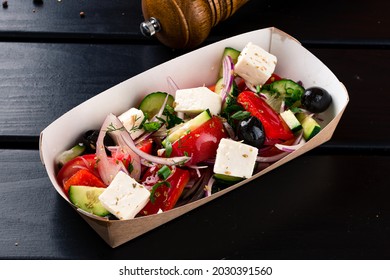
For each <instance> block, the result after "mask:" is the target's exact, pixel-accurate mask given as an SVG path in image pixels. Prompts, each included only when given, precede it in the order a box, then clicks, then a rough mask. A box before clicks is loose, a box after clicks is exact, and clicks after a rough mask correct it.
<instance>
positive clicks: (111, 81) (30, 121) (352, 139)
mask: <svg viewBox="0 0 390 280" xmlns="http://www.w3.org/2000/svg"><path fill="white" fill-rule="evenodd" d="M0 48H1V52H0V61H1V68H0V77H2V82H1V84H0V97H1V102H0V119H1V120H2V126H1V127H0V135H1V136H2V137H1V138H0V143H2V147H10V146H12V145H14V146H15V147H17V145H18V144H19V143H20V144H21V145H20V146H19V147H25V145H27V147H29V148H31V145H30V146H28V143H31V141H33V143H34V145H35V144H36V143H37V139H38V138H37V137H38V135H39V133H40V131H41V130H42V129H43V128H45V127H46V126H47V125H48V124H50V123H51V122H52V121H54V120H55V119H56V118H58V117H59V116H61V115H62V114H63V113H65V112H66V111H68V110H70V109H71V108H73V107H74V106H76V105H78V104H80V103H82V102H83V101H85V100H87V99H88V98H90V97H92V96H94V95H96V94H98V93H100V92H102V91H103V90H105V89H107V88H109V87H111V86H113V85H115V84H117V83H119V82H121V81H123V80H125V79H127V78H130V77H132V76H134V75H136V74H138V73H141V72H142V71H145V70H147V69H149V68H150V67H153V66H155V65H157V64H159V63H162V62H165V61H168V60H169V59H171V58H174V57H176V56H178V55H180V54H181V52H175V51H171V50H168V49H167V48H164V47H163V46H159V45H151V46H142V45H133V46H130V45H110V44H102V45H89V44H88V45H87V44H49V43H45V44H40V43H0ZM310 50H311V51H312V52H313V53H314V54H315V55H316V56H318V57H319V58H320V59H321V60H322V61H323V62H324V63H325V64H326V65H328V67H329V68H330V69H332V70H333V71H334V73H335V74H336V76H338V78H339V79H340V80H341V81H342V82H343V83H344V84H345V86H346V87H347V89H348V91H349V95H350V103H349V105H348V107H347V110H346V112H345V114H344V116H343V118H342V120H341V122H340V125H339V127H338V128H337V129H336V132H335V134H334V137H333V139H332V140H331V142H329V143H327V144H326V145H328V146H329V147H344V148H345V147H346V146H348V145H349V146H352V147H369V148H370V147H381V149H382V150H383V149H387V150H389V143H390V141H389V139H390V131H389V130H388V129H386V128H387V127H388V123H390V119H389V118H390V115H389V114H388V110H389V109H390V108H389V104H390V100H389V99H390V95H389V94H388V91H387V88H386V86H385V83H383V81H386V80H387V74H388V73H389V70H390V66H389V65H390V51H389V50H382V49H369V50H365V49H350V48H347V49H322V48H321V49H310ZM14 136H17V137H14ZM34 137H35V138H34ZM13 143H15V144H13ZM35 148H37V146H35Z"/></svg>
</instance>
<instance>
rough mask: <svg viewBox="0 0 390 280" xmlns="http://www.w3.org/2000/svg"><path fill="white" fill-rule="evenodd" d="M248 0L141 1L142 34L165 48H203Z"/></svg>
mask: <svg viewBox="0 0 390 280" xmlns="http://www.w3.org/2000/svg"><path fill="white" fill-rule="evenodd" d="M248 1H249V0H142V12H143V16H144V19H145V21H144V22H142V23H141V25H140V28H141V32H142V34H143V35H145V36H148V37H150V36H156V37H157V39H158V40H159V41H160V42H161V43H162V44H164V45H166V46H168V47H171V48H175V49H191V48H195V47H197V46H198V45H200V44H201V43H202V42H203V41H204V40H205V39H206V38H207V36H208V35H209V33H210V31H211V28H212V27H214V26H216V25H217V24H218V23H219V22H221V21H223V20H226V19H227V18H229V17H230V16H231V15H233V14H234V13H235V12H236V11H237V10H238V9H239V8H240V7H241V6H242V5H244V4H245V3H247V2H248Z"/></svg>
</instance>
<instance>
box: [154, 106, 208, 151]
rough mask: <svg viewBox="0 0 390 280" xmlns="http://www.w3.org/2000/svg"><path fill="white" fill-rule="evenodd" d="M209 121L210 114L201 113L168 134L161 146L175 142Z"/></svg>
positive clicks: (206, 112) (206, 111)
mask: <svg viewBox="0 0 390 280" xmlns="http://www.w3.org/2000/svg"><path fill="white" fill-rule="evenodd" d="M209 119H211V114H210V112H209V110H205V111H203V112H202V113H200V114H199V115H197V116H196V117H195V118H193V119H191V120H189V121H187V122H186V123H184V124H182V125H181V126H180V127H179V128H178V129H176V130H174V131H173V132H172V133H171V134H169V135H168V136H167V137H166V138H165V139H164V140H163V141H162V145H163V146H164V147H165V146H166V144H167V143H168V142H169V143H173V142H175V141H176V140H178V139H179V138H180V137H182V136H183V135H185V134H188V133H190V132H191V131H192V130H194V129H196V128H198V127H199V126H201V125H202V124H204V123H205V122H207V121H208V120H209Z"/></svg>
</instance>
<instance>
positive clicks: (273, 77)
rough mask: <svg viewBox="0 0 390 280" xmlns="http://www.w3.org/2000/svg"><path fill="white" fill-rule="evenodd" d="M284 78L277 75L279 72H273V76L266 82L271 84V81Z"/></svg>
mask: <svg viewBox="0 0 390 280" xmlns="http://www.w3.org/2000/svg"><path fill="white" fill-rule="evenodd" d="M281 79H282V78H281V77H280V76H279V75H277V74H272V75H271V77H270V78H269V79H268V80H267V81H266V82H265V84H271V83H273V82H275V81H279V80H281Z"/></svg>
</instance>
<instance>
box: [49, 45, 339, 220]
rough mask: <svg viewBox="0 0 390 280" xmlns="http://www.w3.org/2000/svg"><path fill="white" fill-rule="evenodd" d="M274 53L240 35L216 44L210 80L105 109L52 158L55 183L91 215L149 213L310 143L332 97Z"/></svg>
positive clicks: (238, 178) (240, 177) (246, 175)
mask: <svg viewBox="0 0 390 280" xmlns="http://www.w3.org/2000/svg"><path fill="white" fill-rule="evenodd" d="M276 64H277V57H275V56H274V55H273V54H271V53H269V52H267V51H266V50H264V49H263V48H261V47H260V46H258V45H255V44H253V43H251V42H249V43H248V44H247V45H246V46H245V47H244V48H243V49H242V50H237V49H234V48H231V47H226V48H225V50H224V52H223V54H222V60H221V67H220V71H219V74H218V77H217V78H216V80H215V84H213V85H199V87H195V88H178V87H177V85H176V83H175V82H174V79H173V78H172V77H168V78H167V81H168V84H169V86H170V88H171V90H170V92H152V93H149V94H147V95H146V96H145V97H144V98H143V99H142V101H141V102H140V104H138V106H137V107H134V108H129V109H128V110H127V111H125V112H123V113H122V114H120V115H118V116H116V115H114V114H109V115H108V116H107V117H106V119H105V120H104V122H103V124H102V125H101V128H100V129H99V130H93V129H91V130H88V131H85V133H83V135H80V138H79V139H75V141H74V144H73V147H71V148H70V149H69V150H67V151H63V152H62V153H61V154H60V155H58V157H57V159H56V160H57V163H56V164H57V166H58V172H57V174H56V176H57V181H58V184H59V185H60V186H61V187H62V189H63V191H64V193H65V194H66V195H67V196H68V197H69V200H70V202H71V203H73V204H74V205H75V206H76V207H77V208H80V209H82V210H84V211H86V212H89V213H91V214H93V215H97V216H101V217H107V218H109V219H120V220H122V219H132V218H135V217H140V216H146V215H152V214H158V213H160V212H165V211H169V210H170V209H172V208H174V207H178V206H180V205H184V204H186V203H190V202H193V201H196V200H198V199H201V198H203V197H207V196H210V195H212V194H213V193H215V192H218V191H220V190H221V189H224V188H226V187H229V186H231V185H233V184H235V183H237V182H239V181H241V180H244V179H246V178H250V177H251V176H253V175H254V174H256V173H257V172H259V171H261V170H262V169H264V168H266V167H267V166H269V165H271V164H273V163H275V162H277V161H278V160H280V159H281V158H283V157H285V156H286V155H288V154H289V153H291V152H293V151H295V150H296V149H298V148H300V147H301V146H302V145H304V144H305V142H306V141H310V139H311V138H312V137H314V136H315V135H316V134H317V133H318V132H319V131H320V130H321V120H320V118H319V115H318V114H319V113H321V112H324V111H326V110H327V109H328V108H329V106H330V104H331V103H332V98H331V95H330V94H329V93H328V92H327V91H326V90H325V89H324V88H320V87H310V88H305V87H304V85H303V84H302V83H301V82H300V81H293V80H291V79H289V78H288V77H280V76H278V75H277V73H275V67H276Z"/></svg>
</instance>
